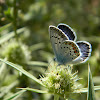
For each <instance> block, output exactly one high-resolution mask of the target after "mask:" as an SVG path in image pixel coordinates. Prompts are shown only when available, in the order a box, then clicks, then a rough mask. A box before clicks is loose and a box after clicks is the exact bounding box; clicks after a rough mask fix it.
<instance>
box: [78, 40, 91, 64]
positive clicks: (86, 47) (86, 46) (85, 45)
mask: <svg viewBox="0 0 100 100" xmlns="http://www.w3.org/2000/svg"><path fill="white" fill-rule="evenodd" d="M77 45H78V46H79V48H80V51H81V53H82V55H81V58H82V62H81V63H83V62H86V61H87V60H88V59H89V57H90V55H91V51H92V47H91V44H90V43H89V42H86V41H78V42H77Z"/></svg>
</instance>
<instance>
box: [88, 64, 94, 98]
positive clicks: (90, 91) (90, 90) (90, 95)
mask: <svg viewBox="0 0 100 100" xmlns="http://www.w3.org/2000/svg"><path fill="white" fill-rule="evenodd" d="M87 100H95V91H94V84H93V80H92V74H91V71H90V66H89V64H88V94H87Z"/></svg>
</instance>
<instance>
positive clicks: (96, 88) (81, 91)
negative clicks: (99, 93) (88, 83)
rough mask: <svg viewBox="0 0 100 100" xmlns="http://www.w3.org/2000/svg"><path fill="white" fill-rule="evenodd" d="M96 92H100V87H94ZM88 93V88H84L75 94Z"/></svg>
mask: <svg viewBox="0 0 100 100" xmlns="http://www.w3.org/2000/svg"><path fill="white" fill-rule="evenodd" d="M94 90H100V86H94ZM87 92H88V88H82V89H79V90H77V91H75V92H73V93H87Z"/></svg>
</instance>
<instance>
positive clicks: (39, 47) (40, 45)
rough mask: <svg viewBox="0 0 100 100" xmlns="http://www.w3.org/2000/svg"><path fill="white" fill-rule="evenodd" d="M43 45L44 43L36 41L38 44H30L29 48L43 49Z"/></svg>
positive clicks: (32, 49) (33, 49)
mask: <svg viewBox="0 0 100 100" xmlns="http://www.w3.org/2000/svg"><path fill="white" fill-rule="evenodd" d="M44 47H45V45H44V43H38V44H34V45H32V46H31V47H30V48H29V49H30V50H31V51H35V50H38V49H43V48H44Z"/></svg>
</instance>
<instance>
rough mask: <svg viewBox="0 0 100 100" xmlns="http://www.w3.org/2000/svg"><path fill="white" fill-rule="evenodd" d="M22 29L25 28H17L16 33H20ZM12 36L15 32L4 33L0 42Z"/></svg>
mask: <svg viewBox="0 0 100 100" xmlns="http://www.w3.org/2000/svg"><path fill="white" fill-rule="evenodd" d="M24 30H25V28H21V29H18V30H17V33H18V34H20V33H22V32H23V31H24ZM13 36H15V33H14V32H10V33H7V34H6V35H4V36H2V37H1V38H0V44H2V43H4V42H6V41H7V40H9V39H10V38H12V37H13Z"/></svg>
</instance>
